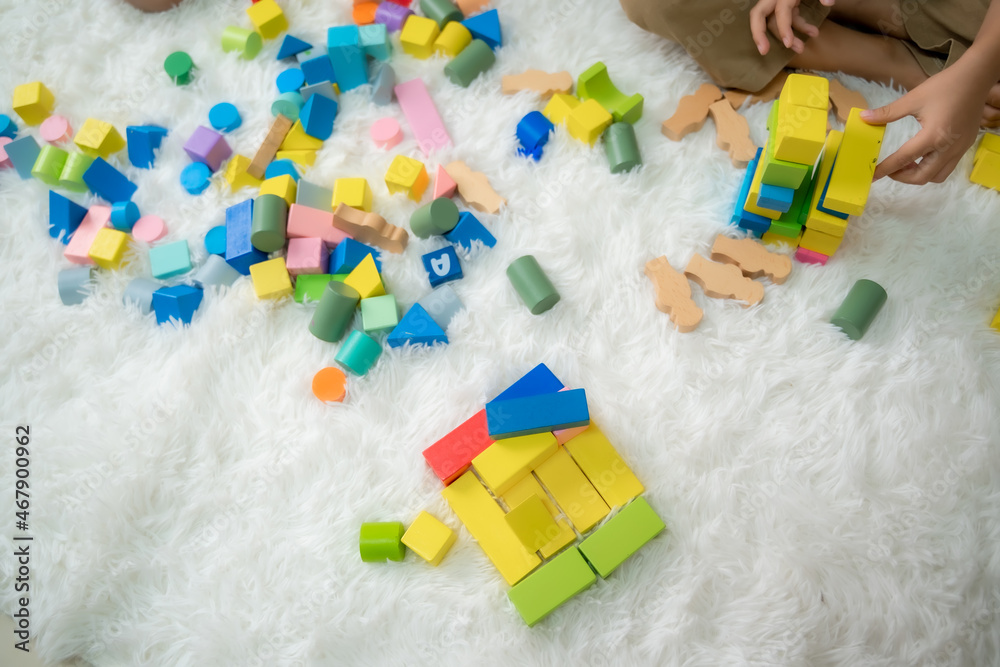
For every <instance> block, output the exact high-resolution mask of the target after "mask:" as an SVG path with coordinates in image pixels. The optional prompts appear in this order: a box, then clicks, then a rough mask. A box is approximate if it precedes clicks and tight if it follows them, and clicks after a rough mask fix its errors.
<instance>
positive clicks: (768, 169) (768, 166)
mask: <svg viewBox="0 0 1000 667" xmlns="http://www.w3.org/2000/svg"><path fill="white" fill-rule="evenodd" d="M777 117H778V102H777V101H775V102H774V104H773V105H771V113H770V115H768V117H767V129H768V132H769V133H770V136H771V137H772V139H769V140H768V142H767V144H766V145H765V149H764V154H763V155H762V156H761V160H762V161H763V164H762V165H761V167H762V169H763V170H764V172H763V174H761V177H760V182H761V183H767V184H768V185H777V186H779V187H782V188H792V189H795V190H798V189H799V186H800V185H802V184H803V182H804V181H805V180H806V179H807V178H809V177H810V175H811V173H812V165H811V164H810V165H806V164H798V163H796V162H788V161H787V160H779V159H777V158H775V157H774V140H773V137H774V125H775V121H776V119H777Z"/></svg>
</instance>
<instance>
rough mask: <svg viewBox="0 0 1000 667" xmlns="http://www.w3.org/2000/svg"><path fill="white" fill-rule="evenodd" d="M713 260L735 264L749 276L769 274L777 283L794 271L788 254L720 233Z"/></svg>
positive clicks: (752, 241)
mask: <svg viewBox="0 0 1000 667" xmlns="http://www.w3.org/2000/svg"><path fill="white" fill-rule="evenodd" d="M712 260H713V261H716V262H722V263H723V264H735V265H736V266H738V267H740V270H741V271H743V275H745V276H747V277H748V278H760V277H761V276H767V277H768V278H770V279H771V282H772V283H774V284H775V285H780V284H782V283H783V282H785V281H786V280H788V274H790V273H791V272H792V260H791V259H789V258H788V257H787V256H786V255H779V254H778V253H774V252H770V251H769V250H768V249H767V248H765V247H764V246H762V245H761V244H759V243H757V242H756V241H755V240H753V239H750V238H746V239H731V238H729V237H728V236H723V235H722V234H719V235H718V236H716V237H715V243H714V244H712Z"/></svg>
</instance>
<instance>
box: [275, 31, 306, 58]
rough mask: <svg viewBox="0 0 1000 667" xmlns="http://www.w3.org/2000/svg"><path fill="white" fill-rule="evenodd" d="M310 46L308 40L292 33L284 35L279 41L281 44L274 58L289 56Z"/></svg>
mask: <svg viewBox="0 0 1000 667" xmlns="http://www.w3.org/2000/svg"><path fill="white" fill-rule="evenodd" d="M311 48H312V44H310V43H309V42H305V41H303V40H301V39H299V38H298V37H296V36H294V35H285V38H284V39H283V40H282V41H281V46H280V47H279V48H278V56H277V58H276V60H284V59H285V58H291V57H292V56H295V55H298V54H300V53H302V52H303V51H308V50H309V49H311Z"/></svg>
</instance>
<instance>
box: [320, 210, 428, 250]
mask: <svg viewBox="0 0 1000 667" xmlns="http://www.w3.org/2000/svg"><path fill="white" fill-rule="evenodd" d="M333 226H334V227H336V228H337V229H339V230H340V231H342V232H345V233H346V234H349V235H350V236H351V237H352V238H354V240H355V241H361V242H362V243H367V244H368V245H373V246H375V247H376V248H381V249H382V250H387V251H388V252H394V253H401V252H403V251H404V250H406V244H407V242H408V241H409V240H410V234H409V233H408V232H407V231H406V230H405V229H403V228H402V227H397V226H395V225H390V224H389V223H388V222H386V221H385V218H383V217H382V216H381V215H379V214H378V213H369V212H367V211H362V210H360V209H357V208H354V207H353V206H348V205H347V204H340V205H339V206H337V210H336V211H334V212H333Z"/></svg>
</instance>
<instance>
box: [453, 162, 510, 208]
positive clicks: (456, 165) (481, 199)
mask: <svg viewBox="0 0 1000 667" xmlns="http://www.w3.org/2000/svg"><path fill="white" fill-rule="evenodd" d="M444 169H445V171H447V172H448V175H449V176H451V180H453V181H455V184H456V185H457V186H458V194H459V196H460V197H461V198H462V200H463V201H464V202H465V203H466V204H467V205H469V206H471V207H472V208H474V209H476V210H477V211H482V212H483V213H498V212H499V211H500V206H501V205H503V204H506V203H507V200H506V199H504V198H503V197H501V196H500V195H498V194H497V193H496V191H495V190H494V189H493V187H492V186H491V185H490V182H489V179H487V178H486V174H484V173H483V172H481V171H472V169H470V168H469V165H467V164H465V163H464V162H462V161H461V160H456V161H455V162H451V163H449V164H448V166H446V167H445V168H444Z"/></svg>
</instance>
